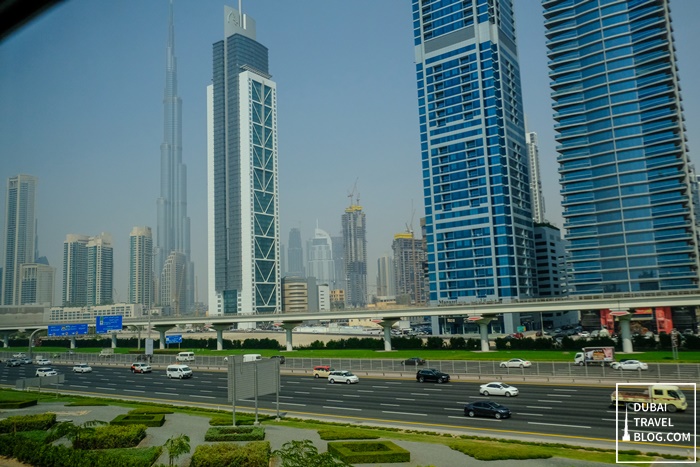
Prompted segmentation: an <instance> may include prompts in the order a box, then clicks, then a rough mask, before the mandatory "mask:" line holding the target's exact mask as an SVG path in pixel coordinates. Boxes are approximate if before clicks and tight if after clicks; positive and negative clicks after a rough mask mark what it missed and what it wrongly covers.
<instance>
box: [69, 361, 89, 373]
mask: <svg viewBox="0 0 700 467" xmlns="http://www.w3.org/2000/svg"><path fill="white" fill-rule="evenodd" d="M73 373H92V367H91V366H90V365H88V364H87V363H78V364H77V365H75V366H74V367H73Z"/></svg>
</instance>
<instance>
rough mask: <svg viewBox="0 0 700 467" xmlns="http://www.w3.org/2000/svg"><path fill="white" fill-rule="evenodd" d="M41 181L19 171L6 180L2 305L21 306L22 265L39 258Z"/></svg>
mask: <svg viewBox="0 0 700 467" xmlns="http://www.w3.org/2000/svg"><path fill="white" fill-rule="evenodd" d="M37 183H38V180H37V178H36V177H33V176H31V175H25V174H20V175H17V176H15V177H10V178H9V179H8V181H7V193H6V196H5V236H4V240H5V245H4V246H5V248H4V252H5V261H4V262H3V268H2V281H1V282H2V292H1V293H2V304H3V305H19V302H20V295H19V288H20V283H21V277H20V269H21V268H20V267H21V265H22V264H25V263H33V262H34V261H35V260H36V257H37V253H36V242H37V239H36V237H37V233H36V189H37Z"/></svg>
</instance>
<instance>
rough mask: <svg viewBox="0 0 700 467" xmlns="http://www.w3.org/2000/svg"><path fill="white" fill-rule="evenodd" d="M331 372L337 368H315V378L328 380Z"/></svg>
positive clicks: (322, 366)
mask: <svg viewBox="0 0 700 467" xmlns="http://www.w3.org/2000/svg"><path fill="white" fill-rule="evenodd" d="M331 371H335V368H331V367H330V366H328V365H317V366H315V367H314V378H327V377H328V375H329V374H331Z"/></svg>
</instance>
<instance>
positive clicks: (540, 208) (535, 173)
mask: <svg viewBox="0 0 700 467" xmlns="http://www.w3.org/2000/svg"><path fill="white" fill-rule="evenodd" d="M525 142H526V143H527V152H528V155H529V156H530V199H531V200H532V220H533V221H535V222H536V223H538V224H541V223H543V222H545V218H544V195H542V177H541V176H540V149H539V146H538V145H537V133H534V132H528V133H525Z"/></svg>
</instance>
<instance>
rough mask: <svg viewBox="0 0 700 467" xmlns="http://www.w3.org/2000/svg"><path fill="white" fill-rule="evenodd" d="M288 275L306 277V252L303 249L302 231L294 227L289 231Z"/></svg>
mask: <svg viewBox="0 0 700 467" xmlns="http://www.w3.org/2000/svg"><path fill="white" fill-rule="evenodd" d="M287 255H288V258H289V259H288V261H287V275H289V276H297V277H305V276H306V274H304V251H303V249H302V247H301V230H299V228H297V227H292V228H291V229H290V230H289V245H288V248H287Z"/></svg>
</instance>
